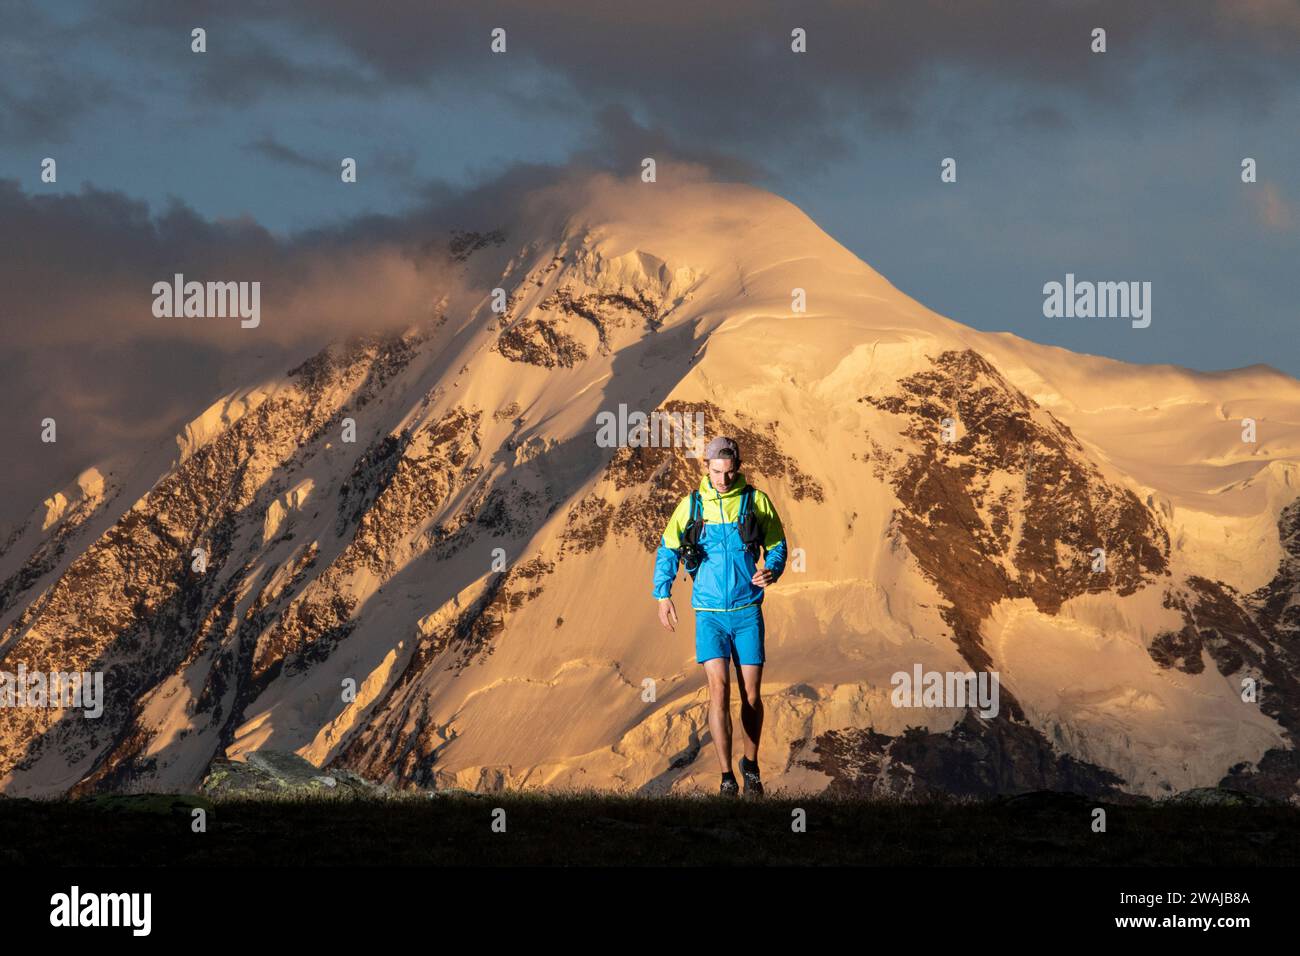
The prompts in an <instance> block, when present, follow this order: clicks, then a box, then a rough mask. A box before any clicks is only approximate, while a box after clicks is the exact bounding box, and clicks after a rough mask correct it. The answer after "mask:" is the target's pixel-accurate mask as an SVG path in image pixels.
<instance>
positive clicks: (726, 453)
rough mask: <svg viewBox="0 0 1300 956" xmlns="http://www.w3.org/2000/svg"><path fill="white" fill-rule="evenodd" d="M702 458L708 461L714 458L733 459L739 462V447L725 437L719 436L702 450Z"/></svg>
mask: <svg viewBox="0 0 1300 956" xmlns="http://www.w3.org/2000/svg"><path fill="white" fill-rule="evenodd" d="M704 457H705V458H706V459H707V460H709V461H712V460H713V459H714V458H734V459H736V461H740V446H739V445H737V444H736V443H735V441H733V440H732V439H730V438H728V437H727V436H726V435H719V436H718V437H717V438H715V439H713V441H711V442H709V444H708V446H707V447H706V448H705V449H704Z"/></svg>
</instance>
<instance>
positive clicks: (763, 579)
mask: <svg viewBox="0 0 1300 956" xmlns="http://www.w3.org/2000/svg"><path fill="white" fill-rule="evenodd" d="M775 580H776V575H775V574H773V573H772V572H771V571H769V570H768V569H767V568H759V569H758V570H757V571H755V572H754V576H753V577H752V578H750V579H749V582H750V584H756V585H758V586H759V587H760V588H765V587H767V586H768V585H769V584H771V583H772V582H773V581H775Z"/></svg>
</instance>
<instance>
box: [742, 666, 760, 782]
mask: <svg viewBox="0 0 1300 956" xmlns="http://www.w3.org/2000/svg"><path fill="white" fill-rule="evenodd" d="M736 667H737V670H738V671H739V674H738V677H737V680H738V681H739V683H740V728H741V736H742V737H743V738H744V740H745V756H746V757H748V758H749V759H750V760H751V761H753V762H754V763H757V762H758V740H759V738H760V737H761V736H762V735H763V698H762V697H761V696H760V692H761V687H762V684H763V665H762V664H738V665H736Z"/></svg>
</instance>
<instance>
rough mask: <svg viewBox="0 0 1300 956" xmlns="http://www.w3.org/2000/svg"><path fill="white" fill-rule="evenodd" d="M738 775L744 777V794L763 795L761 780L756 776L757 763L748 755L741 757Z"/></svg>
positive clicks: (750, 795) (749, 795) (751, 795)
mask: <svg viewBox="0 0 1300 956" xmlns="http://www.w3.org/2000/svg"><path fill="white" fill-rule="evenodd" d="M740 775H741V776H742V777H744V779H745V796H747V797H761V796H762V795H763V781H762V780H760V779H759V778H758V764H756V763H754V762H753V761H751V760H750V759H749V758H748V757H741V758H740Z"/></svg>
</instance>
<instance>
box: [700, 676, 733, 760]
mask: <svg viewBox="0 0 1300 956" xmlns="http://www.w3.org/2000/svg"><path fill="white" fill-rule="evenodd" d="M730 663H731V662H730V661H728V660H727V659H726V658H725V657H715V658H713V660H709V661H705V662H704V676H705V677H707V678H708V681H709V732H710V733H712V734H713V749H714V752H715V753H716V754H717V755H718V766H719V767H720V768H721V770H720V771H719V772H720V773H730V772H731V670H730V668H729V666H728V665H729V664H730Z"/></svg>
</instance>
